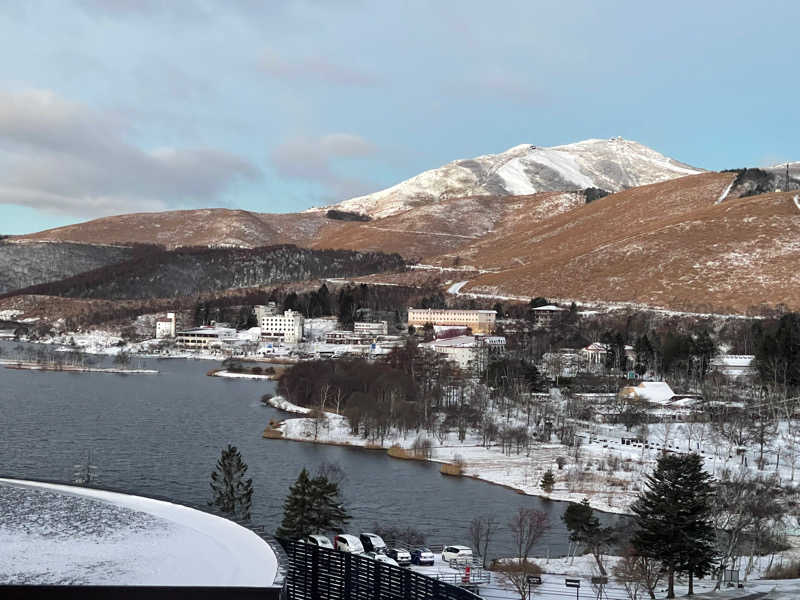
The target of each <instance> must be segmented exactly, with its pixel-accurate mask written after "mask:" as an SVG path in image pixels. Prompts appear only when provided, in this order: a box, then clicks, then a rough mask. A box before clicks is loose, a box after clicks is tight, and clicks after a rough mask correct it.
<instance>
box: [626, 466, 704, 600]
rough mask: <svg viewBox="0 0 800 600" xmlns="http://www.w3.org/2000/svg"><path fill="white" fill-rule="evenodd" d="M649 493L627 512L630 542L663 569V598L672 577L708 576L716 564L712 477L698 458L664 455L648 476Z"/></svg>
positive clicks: (670, 594)
mask: <svg viewBox="0 0 800 600" xmlns="http://www.w3.org/2000/svg"><path fill="white" fill-rule="evenodd" d="M646 486H647V489H646V490H645V491H644V492H642V493H641V495H640V496H639V499H638V500H637V501H636V502H634V504H633V505H632V506H631V509H632V510H633V512H634V515H635V516H634V521H635V523H636V531H635V532H634V535H633V539H632V543H633V546H634V548H636V550H637V551H638V552H639V554H641V555H642V556H645V557H648V558H653V559H657V560H660V561H661V562H662V563H663V564H664V566H665V568H666V570H667V580H668V590H667V598H674V597H675V573H687V574H688V575H689V593H690V594H692V593H693V591H694V590H693V584H694V576H698V577H702V576H703V575H706V574H708V573H709V572H710V571H711V569H712V568H713V566H714V528H713V526H712V524H711V518H710V517H711V514H710V513H711V499H712V495H713V493H714V491H713V487H712V486H711V476H710V475H709V474H708V473H705V472H704V471H703V461H702V459H701V458H700V457H699V456H698V455H697V454H688V455H684V456H679V455H673V454H665V455H664V456H662V457H661V458H659V460H658V464H657V466H656V469H655V471H654V472H653V474H652V475H648V476H647V481H646Z"/></svg>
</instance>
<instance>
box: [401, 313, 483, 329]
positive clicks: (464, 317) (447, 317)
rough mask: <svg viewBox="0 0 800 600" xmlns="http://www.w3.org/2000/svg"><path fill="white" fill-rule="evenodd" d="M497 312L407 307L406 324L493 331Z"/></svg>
mask: <svg viewBox="0 0 800 600" xmlns="http://www.w3.org/2000/svg"><path fill="white" fill-rule="evenodd" d="M496 318H497V313H495V311H493V310H467V309H460V308H454V309H446V308H409V309H408V324H409V325H413V326H414V327H423V326H424V325H425V324H426V323H430V324H431V325H440V326H450V327H469V328H470V329H471V330H472V333H491V332H492V331H494V325H495V319H496Z"/></svg>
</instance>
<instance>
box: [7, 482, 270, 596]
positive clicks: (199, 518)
mask: <svg viewBox="0 0 800 600" xmlns="http://www.w3.org/2000/svg"><path fill="white" fill-rule="evenodd" d="M0 505H1V506H3V518H2V520H0V583H4V584H38V585H42V584H61V585H70V584H72V585H150V586H223V587H240V586H242V587H269V586H271V585H272V584H273V580H274V579H275V574H276V572H277V568H278V561H277V558H276V556H275V553H274V552H273V551H272V548H270V546H269V544H267V543H266V542H265V541H264V540H263V539H262V538H260V537H259V536H258V535H256V534H255V533H254V532H252V531H250V530H249V529H247V528H245V527H242V526H240V525H237V524H236V523H234V522H232V521H228V520H227V519H223V518H221V517H217V516H215V515H211V514H208V513H204V512H202V511H199V510H195V509H192V508H188V507H186V506H181V505H179V504H172V503H170V502H165V501H162V500H153V499H150V498H143V497H141V496H131V495H128V494H121V493H117V492H108V491H104V490H95V489H89V488H82V487H75V486H69V485H57V484H50V483H40V482H29V481H20V480H16V479H2V478H0Z"/></svg>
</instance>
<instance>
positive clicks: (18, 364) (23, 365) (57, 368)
mask: <svg viewBox="0 0 800 600" xmlns="http://www.w3.org/2000/svg"><path fill="white" fill-rule="evenodd" d="M0 366H4V367H5V368H6V369H14V370H17V371H48V372H54V373H109V374H113V375H158V374H159V371H157V370H155V369H120V368H115V367H78V366H75V365H46V364H41V363H33V362H25V361H16V360H14V361H11V360H3V361H0Z"/></svg>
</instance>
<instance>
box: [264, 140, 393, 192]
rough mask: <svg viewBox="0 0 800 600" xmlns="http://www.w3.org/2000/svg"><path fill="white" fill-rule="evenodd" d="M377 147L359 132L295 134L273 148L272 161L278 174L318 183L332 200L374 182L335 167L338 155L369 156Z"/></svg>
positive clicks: (360, 190) (370, 186) (369, 187)
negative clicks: (354, 176)
mask: <svg viewBox="0 0 800 600" xmlns="http://www.w3.org/2000/svg"><path fill="white" fill-rule="evenodd" d="M377 154H378V148H377V147H376V146H375V145H374V144H372V143H371V142H369V141H368V140H366V139H364V138H363V137H361V136H358V135H355V134H351V133H332V134H328V135H323V136H320V137H316V138H314V137H307V136H297V137H294V138H291V139H289V140H286V141H284V142H283V143H281V144H280V145H278V146H277V147H276V148H275V149H274V150H273V151H272V164H273V166H274V167H275V170H276V171H277V172H278V174H279V175H281V176H283V177H287V178H291V179H300V180H305V181H307V182H311V183H317V184H321V185H322V186H323V187H324V188H325V190H326V191H327V193H328V195H329V198H328V199H332V200H342V199H345V198H350V197H353V196H357V195H360V194H363V193H366V192H368V191H372V188H373V186H372V185H371V184H370V183H369V182H367V181H362V180H359V179H356V178H352V177H344V176H341V175H339V174H337V173H336V172H335V171H334V164H335V163H336V162H337V161H338V160H341V159H353V158H370V157H374V156H376V155H377Z"/></svg>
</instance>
